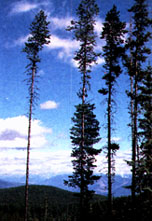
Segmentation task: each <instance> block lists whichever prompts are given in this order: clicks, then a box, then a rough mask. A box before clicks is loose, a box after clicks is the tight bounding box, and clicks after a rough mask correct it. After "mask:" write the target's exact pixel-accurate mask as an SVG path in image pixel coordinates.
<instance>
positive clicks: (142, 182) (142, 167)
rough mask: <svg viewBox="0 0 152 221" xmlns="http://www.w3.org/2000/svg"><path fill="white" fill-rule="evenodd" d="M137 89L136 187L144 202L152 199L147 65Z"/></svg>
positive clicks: (151, 76)
mask: <svg viewBox="0 0 152 221" xmlns="http://www.w3.org/2000/svg"><path fill="white" fill-rule="evenodd" d="M141 83H142V84H141V86H140V87H139V107H140V118H139V128H140V131H139V132H138V136H139V138H140V161H139V165H138V170H137V174H139V178H138V181H139V182H138V184H139V185H138V187H139V190H140V192H143V193H144V195H145V200H150V201H151V197H152V67H151V66H150V65H149V66H148V67H147V69H146V71H145V72H144V76H143V79H142V82H141Z"/></svg>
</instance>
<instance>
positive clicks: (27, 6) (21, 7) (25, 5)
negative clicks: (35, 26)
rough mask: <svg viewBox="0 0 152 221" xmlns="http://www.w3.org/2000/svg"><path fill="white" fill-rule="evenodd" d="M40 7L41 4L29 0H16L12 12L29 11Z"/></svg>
mask: <svg viewBox="0 0 152 221" xmlns="http://www.w3.org/2000/svg"><path fill="white" fill-rule="evenodd" d="M38 7H39V4H36V3H31V2H28V1H20V2H16V3H13V5H12V10H11V14H17V13H23V12H28V11H31V10H33V9H36V8H38Z"/></svg>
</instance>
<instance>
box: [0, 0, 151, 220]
mask: <svg viewBox="0 0 152 221" xmlns="http://www.w3.org/2000/svg"><path fill="white" fill-rule="evenodd" d="M128 12H130V18H131V19H130V25H129V28H128V26H126V23H125V22H123V21H121V20H120V13H121V12H119V11H118V10H117V7H116V6H115V5H113V6H112V8H111V10H110V11H109V12H107V15H106V18H105V21H104V23H103V30H102V32H101V34H100V38H101V39H103V40H104V42H105V45H104V46H103V47H102V46H101V53H96V50H95V49H96V46H97V43H96V39H97V36H96V33H95V30H94V27H95V23H96V19H97V16H99V15H100V11H99V8H98V5H97V3H96V1H95V0H81V1H80V4H79V6H78V8H77V10H76V15H77V20H74V21H71V26H69V27H67V31H71V32H72V33H73V37H74V39H75V40H77V41H78V42H79V43H80V47H79V49H78V50H77V51H76V52H75V56H74V60H75V61H76V62H77V63H78V71H79V73H80V74H81V82H80V83H81V87H80V88H79V90H78V93H77V96H78V98H79V101H80V102H79V104H78V105H76V106H75V113H74V116H73V117H72V122H73V126H72V128H71V129H70V135H71V143H72V147H73V148H72V153H71V156H72V157H73V161H72V164H73V174H72V175H71V176H69V180H66V181H65V184H66V185H68V186H72V187H76V188H79V190H80V191H79V194H77V199H79V200H78V201H77V202H79V203H76V204H73V207H72V208H74V210H72V211H75V213H74V214H75V215H74V216H72V214H71V215H69V210H68V211H66V212H65V213H66V214H68V215H67V216H65V217H60V218H57V217H55V216H53V217H52V218H49V217H48V216H47V203H46V208H45V210H44V211H45V213H44V214H46V216H45V215H44V216H43V218H40V217H38V216H37V215H36V217H35V218H32V216H30V217H28V214H29V212H30V211H31V208H29V209H28V202H29V197H30V196H29V197H28V176H29V160H30V159H29V153H30V138H31V119H32V114H33V106H34V104H35V99H36V98H37V68H38V63H39V62H40V57H39V52H40V51H41V50H42V49H43V46H44V45H45V44H48V43H50V40H51V35H50V33H49V30H48V25H49V22H47V16H45V14H44V12H43V11H40V12H39V13H38V14H37V15H36V17H35V20H34V21H33V23H32V24H31V27H30V37H29V38H28V41H27V42H26V43H25V48H24V52H26V54H27V59H28V61H29V65H28V66H27V75H28V81H27V83H28V86H29V127H28V129H29V130H28V131H29V133H28V145H27V170H26V188H25V189H26V191H25V217H24V221H27V220H45V221H48V220H55V221H56V220H79V221H82V220H84V219H85V220H102V219H104V218H109V220H141V221H142V220H150V217H151V215H152V214H151V211H152V203H151V202H152V81H151V80H152V72H151V71H152V66H151V62H150V58H151V50H150V48H149V47H148V45H150V41H151V37H152V36H151V32H150V30H151V25H152V20H151V19H150V17H149V13H148V5H147V1H146V0H134V3H133V6H132V7H131V8H130V9H128ZM99 56H101V57H102V58H104V60H105V63H104V65H103V68H104V73H99V74H100V75H101V81H102V82H104V84H105V87H104V88H101V89H100V90H99V91H98V92H99V93H100V94H101V100H102V99H104V97H106V101H107V108H106V110H105V112H106V116H107V123H106V125H107V145H106V147H104V148H105V149H106V157H107V163H108V168H107V177H108V198H107V200H105V201H101V200H100V199H98V200H96V201H93V199H94V191H93V190H90V186H91V185H93V184H94V183H95V182H96V181H97V180H99V179H100V176H97V175H96V174H94V168H95V167H96V165H95V162H96V156H97V155H98V154H100V152H101V151H102V150H103V148H101V149H96V148H95V146H94V145H95V144H97V143H98V142H99V141H100V139H101V138H100V133H99V131H100V126H99V124H100V123H99V121H98V120H97V119H96V115H95V114H94V110H95V104H94V103H91V102H90V99H89V90H90V88H91V84H90V79H91V71H92V65H95V64H96V63H97V59H98V57H99ZM123 71H124V72H127V74H128V76H129V78H130V88H129V89H128V88H126V91H127V95H128V97H129V99H130V106H129V108H128V109H129V111H128V112H129V114H130V124H129V126H130V128H131V130H130V131H131V132H130V133H131V138H132V139H131V147H132V159H131V161H130V162H127V163H128V164H129V165H130V168H131V172H132V183H131V186H130V187H128V188H130V189H131V193H132V194H131V197H128V198H127V197H126V198H120V199H113V196H112V184H113V182H114V175H115V155H116V152H117V151H119V148H121V147H119V144H117V143H114V142H112V129H113V124H112V119H113V117H114V115H113V108H114V103H115V98H114V90H115V85H116V81H117V78H118V77H119V76H120V74H122V72H123ZM101 85H103V84H101ZM101 131H102V128H101ZM101 133H102V132H101ZM101 136H102V135H101ZM124 160H125V159H124ZM33 191H34V190H33ZM50 200H51V199H50ZM61 200H62V199H61ZM29 207H30V206H29ZM1 209H2V206H1ZM3 209H4V210H5V207H4V208H3ZM64 209H66V210H67V208H64ZM49 210H50V208H49ZM38 211H39V209H37V212H38ZM60 212H61V211H60ZM1 214H2V213H1ZM56 216H57V215H56ZM1 220H5V219H1ZM7 220H12V219H7ZM16 220H20V219H17V218H16ZM21 220H22V219H21Z"/></svg>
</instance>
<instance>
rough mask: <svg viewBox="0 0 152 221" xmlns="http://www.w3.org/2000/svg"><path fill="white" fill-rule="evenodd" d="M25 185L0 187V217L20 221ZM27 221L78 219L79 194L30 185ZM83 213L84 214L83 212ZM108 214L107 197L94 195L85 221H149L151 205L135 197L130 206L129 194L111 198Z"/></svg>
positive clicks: (2, 219)
mask: <svg viewBox="0 0 152 221" xmlns="http://www.w3.org/2000/svg"><path fill="white" fill-rule="evenodd" d="M24 192H25V187H17V188H10V189H1V190H0V195H1V197H0V220H1V221H23V220H24V210H25V205H24V204H25V203H24ZM29 193H30V198H29V221H79V206H78V205H79V199H78V198H79V197H78V196H77V195H76V193H72V192H69V191H65V190H62V189H59V188H56V187H50V186H35V185H33V186H30V188H29ZM86 216H87V215H86ZM111 216H112V217H109V214H108V211H107V198H106V197H104V196H99V195H96V196H95V197H94V199H93V200H92V202H91V203H90V211H88V216H87V217H84V218H85V220H90V221H91V220H93V221H95V220H97V221H98V220H105V219H108V218H110V219H109V220H124V221H125V220H126V221H128V220H132V221H134V220H141V221H144V220H147V221H149V220H151V216H152V204H151V202H150V201H149V202H148V201H147V202H144V203H143V201H142V198H140V199H139V198H137V203H136V208H134V210H133V209H132V204H131V197H121V198H115V199H114V200H113V211H112V215H111Z"/></svg>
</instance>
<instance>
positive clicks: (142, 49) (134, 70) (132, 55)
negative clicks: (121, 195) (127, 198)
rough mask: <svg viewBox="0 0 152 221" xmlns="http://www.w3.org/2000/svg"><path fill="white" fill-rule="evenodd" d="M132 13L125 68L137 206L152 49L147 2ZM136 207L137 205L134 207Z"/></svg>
mask: <svg viewBox="0 0 152 221" xmlns="http://www.w3.org/2000/svg"><path fill="white" fill-rule="evenodd" d="M129 12H131V13H132V30H131V32H132V33H131V37H130V38H128V40H127V44H126V48H127V49H129V53H128V54H127V56H126V59H125V61H126V63H125V66H126V67H127V70H128V74H129V76H130V78H131V80H132V86H133V87H132V88H131V91H130V93H128V95H129V96H130V98H131V105H132V107H131V108H132V113H131V119H132V122H131V128H132V162H131V165H132V188H131V190H132V201H133V204H135V193H136V168H137V167H138V159H139V156H138V153H139V148H138V147H139V145H138V113H139V99H138V94H139V85H140V82H141V79H142V77H143V73H144V72H143V64H144V63H145V62H146V59H147V55H148V54H149V53H150V49H149V48H148V47H146V43H147V42H148V41H149V39H150V36H151V33H150V32H149V31H148V28H149V27H150V25H151V20H150V19H149V17H148V7H147V5H146V0H135V1H134V5H133V6H132V7H131V9H129ZM134 206H135V205H134Z"/></svg>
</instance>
